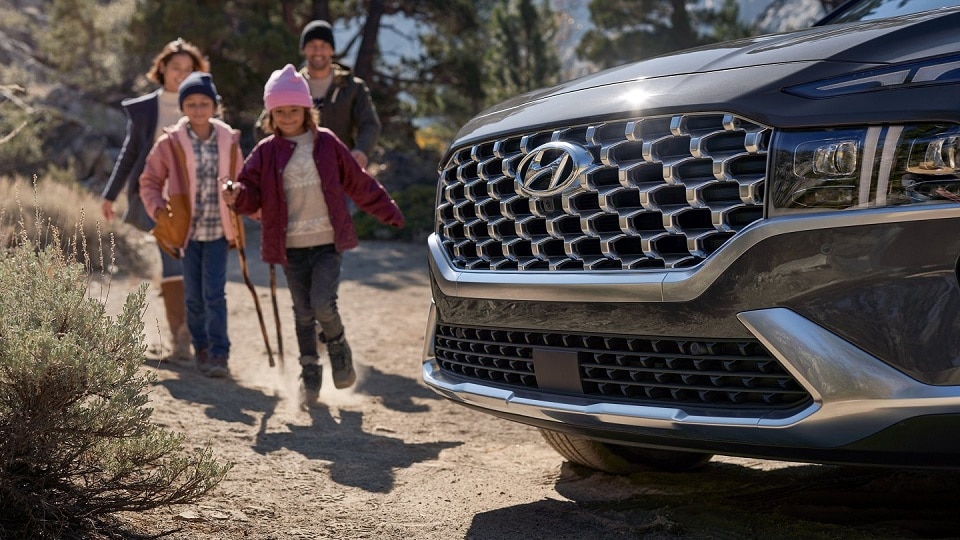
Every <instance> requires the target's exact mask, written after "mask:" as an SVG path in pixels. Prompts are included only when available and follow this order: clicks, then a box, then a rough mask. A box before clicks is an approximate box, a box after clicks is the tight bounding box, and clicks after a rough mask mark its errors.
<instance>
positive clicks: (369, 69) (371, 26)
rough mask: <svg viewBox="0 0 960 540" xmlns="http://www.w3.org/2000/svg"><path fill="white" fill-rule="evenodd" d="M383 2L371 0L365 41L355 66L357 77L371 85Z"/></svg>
mask: <svg viewBox="0 0 960 540" xmlns="http://www.w3.org/2000/svg"><path fill="white" fill-rule="evenodd" d="M383 12H384V7H383V0H370V7H369V8H367V20H366V21H365V22H364V23H363V39H362V40H360V51H359V52H357V64H356V65H355V66H353V70H354V73H355V74H356V76H357V77H360V78H361V79H363V80H365V81H367V82H368V83H369V81H370V76H371V75H373V63H374V60H376V58H377V49H378V45H377V38H378V36H379V33H380V19H382V18H383Z"/></svg>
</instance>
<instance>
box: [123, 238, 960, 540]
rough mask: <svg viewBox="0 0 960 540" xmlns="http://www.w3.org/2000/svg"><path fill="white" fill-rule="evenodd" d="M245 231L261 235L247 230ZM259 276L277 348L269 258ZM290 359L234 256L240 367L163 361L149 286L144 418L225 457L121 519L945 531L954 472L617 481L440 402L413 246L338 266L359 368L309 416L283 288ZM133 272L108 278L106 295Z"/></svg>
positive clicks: (167, 524)
mask: <svg viewBox="0 0 960 540" xmlns="http://www.w3.org/2000/svg"><path fill="white" fill-rule="evenodd" d="M250 235H251V238H252V240H251V241H255V240H256V237H257V236H258V232H257V231H256V229H255V228H253V227H251V231H250ZM248 256H249V258H250V267H251V271H252V272H253V273H254V275H255V280H256V281H257V284H258V293H259V297H260V302H261V304H262V306H263V308H264V310H265V316H266V320H267V324H268V328H269V330H270V336H271V340H272V343H273V344H274V346H275V344H276V338H275V335H274V332H273V319H272V316H271V313H270V305H271V304H270V295H269V286H268V284H269V281H268V279H267V270H266V266H265V265H263V264H262V263H260V262H259V257H258V251H257V248H256V246H255V245H252V246H249V247H248ZM278 274H279V275H280V277H279V281H280V287H279V290H278V300H279V302H280V314H281V320H282V323H283V343H284V346H285V352H286V366H285V368H283V369H281V368H280V367H275V368H270V367H268V364H267V356H266V352H265V351H266V350H265V348H264V345H263V341H262V338H261V333H260V327H259V324H258V323H257V318H256V314H255V311H254V308H253V301H252V299H251V296H250V294H249V292H248V291H247V289H246V287H245V285H244V284H243V281H242V278H241V274H240V271H239V265H238V264H237V262H236V253H235V252H234V253H231V276H230V277H231V279H230V283H229V284H228V289H227V297H228V302H229V310H230V319H229V327H230V337H231V339H232V341H233V352H232V357H231V361H230V368H231V371H232V378H230V379H226V380H212V379H207V378H204V377H203V376H201V375H199V374H198V373H197V372H196V371H195V370H194V369H193V368H192V366H189V365H179V364H171V363H161V362H158V360H157V359H158V358H159V357H160V355H161V352H160V351H159V344H160V341H161V339H160V336H159V335H158V331H157V327H158V324H159V327H160V328H162V329H163V330H166V328H165V326H166V325H165V323H163V322H159V323H158V319H159V321H163V318H162V301H161V299H160V298H158V297H157V288H151V291H150V293H149V295H148V301H149V302H150V305H149V307H148V312H147V329H148V330H147V340H148V343H149V344H150V346H151V351H150V353H149V356H150V358H149V359H148V361H147V363H146V364H145V369H149V370H152V371H154V372H156V374H157V375H158V382H157V384H156V386H155V387H154V388H153V390H152V394H151V398H152V402H153V406H154V407H155V413H154V419H155V421H157V422H159V423H160V424H162V425H164V426H166V427H168V428H170V429H172V430H176V431H179V432H183V433H185V434H186V438H187V441H188V444H189V445H190V446H192V447H200V446H202V445H205V444H211V445H212V446H213V448H214V449H215V453H216V454H217V456H218V457H219V458H220V459H222V460H226V461H231V462H233V463H234V464H235V465H234V468H233V470H232V471H231V473H230V474H229V476H228V477H227V479H226V480H225V482H224V483H223V484H222V485H221V486H220V487H218V488H217V489H216V490H215V491H214V492H212V493H211V494H209V495H208V496H207V497H206V498H204V499H203V500H202V501H200V502H199V503H197V504H193V505H188V506H182V507H174V508H166V509H160V510H155V511H152V512H150V513H148V514H146V515H139V516H138V515H130V516H125V519H126V520H127V521H128V522H129V523H131V524H132V525H133V526H134V527H136V528H137V529H139V531H141V532H143V533H147V534H151V535H164V537H165V538H173V539H178V540H179V539H196V538H215V539H233V538H254V539H322V538H331V539H334V538H335V539H353V538H373V539H380V538H391V539H392V538H416V539H450V538H470V539H513V538H518V539H525V540H530V539H571V540H572V539H586V538H591V539H592V538H598V539H600V538H648V539H660V538H722V539H740V538H758V539H759V538H872V539H877V538H915V537H924V538H950V537H958V535H960V517H958V513H957V511H956V508H957V506H958V504H957V502H956V498H955V494H956V492H957V491H958V488H960V475H957V474H955V473H947V474H943V473H924V472H906V471H888V470H872V469H871V470H862V469H852V468H839V467H824V466H816V465H802V464H800V465H797V464H787V463H782V462H762V461H753V460H746V459H738V458H715V460H714V461H713V462H711V464H710V465H709V466H708V467H707V469H706V470H704V471H702V472H698V473H692V474H681V475H675V474H666V473H647V474H636V475H633V476H630V477H614V476H609V475H605V474H601V473H592V472H590V471H587V470H583V469H580V468H577V467H573V466H571V465H570V464H568V463H565V462H564V461H563V460H562V459H561V458H560V457H559V456H558V455H557V454H555V453H553V451H551V450H550V449H549V448H548V447H547V446H546V444H545V443H544V442H543V441H542V439H541V437H540V435H539V433H538V432H537V431H536V430H535V429H533V428H530V427H526V426H523V425H518V424H514V423H510V422H507V421H503V420H498V419H496V418H493V417H491V416H487V415H484V414H480V413H476V412H473V411H470V410H468V409H465V408H463V407H460V406H458V405H455V404H452V403H449V402H447V401H445V400H443V399H441V398H439V397H438V396H436V395H435V394H433V393H432V392H431V391H429V390H428V389H427V388H426V387H425V386H424V385H423V384H422V382H420V378H419V366H420V355H421V350H422V347H423V331H424V325H425V322H426V315H427V307H428V305H429V299H430V294H429V288H428V281H427V275H426V248H425V246H423V245H415V244H399V243H396V244H395V243H378V242H366V243H364V244H363V245H362V247H361V248H360V249H358V250H355V251H353V252H350V253H348V254H347V255H346V257H345V260H344V278H343V282H342V285H341V289H340V293H341V294H340V298H341V300H340V307H341V312H342V314H343V317H344V320H345V324H346V328H347V335H348V337H349V339H350V343H351V345H352V347H353V350H354V358H355V362H356V364H357V365H358V371H359V379H358V382H357V384H356V386H355V387H354V388H352V389H349V390H336V389H334V388H333V385H332V383H331V381H330V378H329V377H330V374H329V369H326V370H325V371H324V379H325V380H324V385H323V390H322V392H321V400H322V402H323V403H322V405H321V406H319V407H316V408H314V409H310V410H305V409H304V408H302V407H301V405H300V403H299V398H298V391H297V388H298V380H297V375H298V373H299V367H298V366H297V362H296V357H297V349H296V341H295V338H294V336H293V327H292V314H291V308H290V299H289V293H287V291H286V289H285V288H284V287H283V286H284V281H283V277H282V272H279V271H278ZM139 282H140V280H137V279H118V280H115V281H114V282H113V283H112V284H111V291H110V295H109V297H108V300H109V302H110V303H111V305H117V304H118V303H119V302H121V301H122V299H123V297H124V296H125V293H126V291H129V290H132V289H133V288H134V287H135V286H136V285H137V284H138V283H139Z"/></svg>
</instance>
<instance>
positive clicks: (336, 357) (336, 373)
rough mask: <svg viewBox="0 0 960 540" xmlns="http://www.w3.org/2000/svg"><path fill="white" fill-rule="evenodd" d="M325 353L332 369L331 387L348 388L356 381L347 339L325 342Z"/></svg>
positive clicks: (342, 336)
mask: <svg viewBox="0 0 960 540" xmlns="http://www.w3.org/2000/svg"><path fill="white" fill-rule="evenodd" d="M327 353H328V354H329V355H330V366H331V367H332V368H333V385H334V386H336V387H337V388H339V389H343V388H350V387H351V386H353V383H354V382H356V380H357V373H356V371H354V369H353V353H352V352H351V351H350V345H349V344H348V343H347V338H346V337H345V336H344V335H343V334H340V336H339V337H337V338H334V339H331V340H329V341H327Z"/></svg>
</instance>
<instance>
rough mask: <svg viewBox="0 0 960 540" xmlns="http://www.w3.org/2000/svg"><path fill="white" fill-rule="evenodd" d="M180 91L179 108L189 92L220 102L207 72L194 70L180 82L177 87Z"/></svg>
mask: <svg viewBox="0 0 960 540" xmlns="http://www.w3.org/2000/svg"><path fill="white" fill-rule="evenodd" d="M178 92H179V93H180V109H181V110H182V109H183V100H184V99H186V98H187V96H189V95H190V94H203V95H205V96H207V97H208V98H210V99H212V100H213V102H214V103H219V102H220V96H219V95H217V87H216V86H214V84H213V77H211V76H210V74H209V73H204V72H202V71H194V72H193V73H191V74H190V75H187V78H186V79H184V80H183V82H182V83H180V88H179V89H178Z"/></svg>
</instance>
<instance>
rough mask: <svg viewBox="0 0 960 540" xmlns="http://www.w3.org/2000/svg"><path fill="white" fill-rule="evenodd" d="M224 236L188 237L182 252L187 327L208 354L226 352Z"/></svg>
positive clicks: (226, 354)
mask: <svg viewBox="0 0 960 540" xmlns="http://www.w3.org/2000/svg"><path fill="white" fill-rule="evenodd" d="M229 251H230V249H229V245H228V244H227V239H226V238H222V237H221V238H220V239H218V240H213V241H211V242H197V241H195V240H191V241H190V242H189V243H188V244H187V249H186V250H184V254H183V285H184V289H185V290H186V296H187V328H188V329H190V338H191V340H192V341H193V346H194V348H195V349H196V350H198V351H199V350H202V349H207V352H208V353H209V354H210V356H221V357H229V356H230V338H229V337H227V296H226V292H225V289H226V286H227V255H228V254H229Z"/></svg>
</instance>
